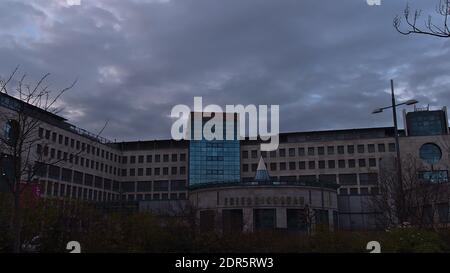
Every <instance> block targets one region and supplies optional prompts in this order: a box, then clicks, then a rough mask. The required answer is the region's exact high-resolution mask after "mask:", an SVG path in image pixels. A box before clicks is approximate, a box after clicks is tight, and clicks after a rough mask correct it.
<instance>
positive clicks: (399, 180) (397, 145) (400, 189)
mask: <svg viewBox="0 0 450 273" xmlns="http://www.w3.org/2000/svg"><path fill="white" fill-rule="evenodd" d="M391 100H392V102H391V105H390V106H386V107H381V108H377V109H375V110H373V112H372V114H377V113H381V112H383V110H385V109H389V108H392V116H393V119H394V137H395V148H396V149H395V150H396V152H397V160H396V163H397V164H396V167H397V183H398V195H399V196H398V197H399V198H400V200H399V201H400V209H399V213H398V214H399V215H398V216H399V220H400V223H401V224H402V223H403V222H404V220H405V219H404V216H405V215H404V209H405V207H404V206H405V195H404V194H403V176H402V163H401V158H400V143H399V136H398V125H397V107H398V106H401V105H413V104H416V103H418V101H417V100H414V99H411V100H407V101H405V102H402V103H398V104H397V103H396V101H395V93H394V80H391ZM398 197H397V198H398Z"/></svg>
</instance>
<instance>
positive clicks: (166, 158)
mask: <svg viewBox="0 0 450 273" xmlns="http://www.w3.org/2000/svg"><path fill="white" fill-rule="evenodd" d="M128 158H129V162H130V164H136V163H137V164H143V163H153V162H155V163H159V162H178V160H179V161H181V162H184V161H186V154H185V153H182V154H171V155H169V154H163V155H162V158H161V155H160V154H155V155H154V157H153V155H146V156H144V155H138V156H135V155H131V156H129V157H128V156H122V163H124V164H127V163H128ZM144 160H145V162H144Z"/></svg>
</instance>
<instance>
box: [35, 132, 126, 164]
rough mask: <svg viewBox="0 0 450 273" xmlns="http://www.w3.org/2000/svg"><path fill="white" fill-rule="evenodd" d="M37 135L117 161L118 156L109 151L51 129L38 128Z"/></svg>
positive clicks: (118, 159)
mask: <svg viewBox="0 0 450 273" xmlns="http://www.w3.org/2000/svg"><path fill="white" fill-rule="evenodd" d="M39 137H40V138H42V139H44V138H45V139H47V140H51V141H52V142H54V143H58V144H60V145H64V146H66V147H70V148H72V149H76V150H78V151H82V152H86V153H87V154H91V155H94V156H97V157H101V158H104V159H106V160H110V161H112V162H119V161H120V156H119V155H117V154H114V153H112V152H109V151H105V150H103V149H101V148H98V147H95V146H94V145H91V144H89V143H84V142H81V141H79V140H75V139H73V138H71V137H68V136H64V135H62V134H58V133H57V132H52V131H51V130H48V129H44V128H42V127H41V128H39Z"/></svg>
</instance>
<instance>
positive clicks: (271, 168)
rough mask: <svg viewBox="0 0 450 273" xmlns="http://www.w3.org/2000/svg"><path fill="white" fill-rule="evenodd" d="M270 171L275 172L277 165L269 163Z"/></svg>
mask: <svg viewBox="0 0 450 273" xmlns="http://www.w3.org/2000/svg"><path fill="white" fill-rule="evenodd" d="M270 170H271V171H276V170H277V163H270Z"/></svg>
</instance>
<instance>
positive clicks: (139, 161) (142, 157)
mask: <svg viewBox="0 0 450 273" xmlns="http://www.w3.org/2000/svg"><path fill="white" fill-rule="evenodd" d="M138 163H144V156H143V155H140V156H139V157H138Z"/></svg>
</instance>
